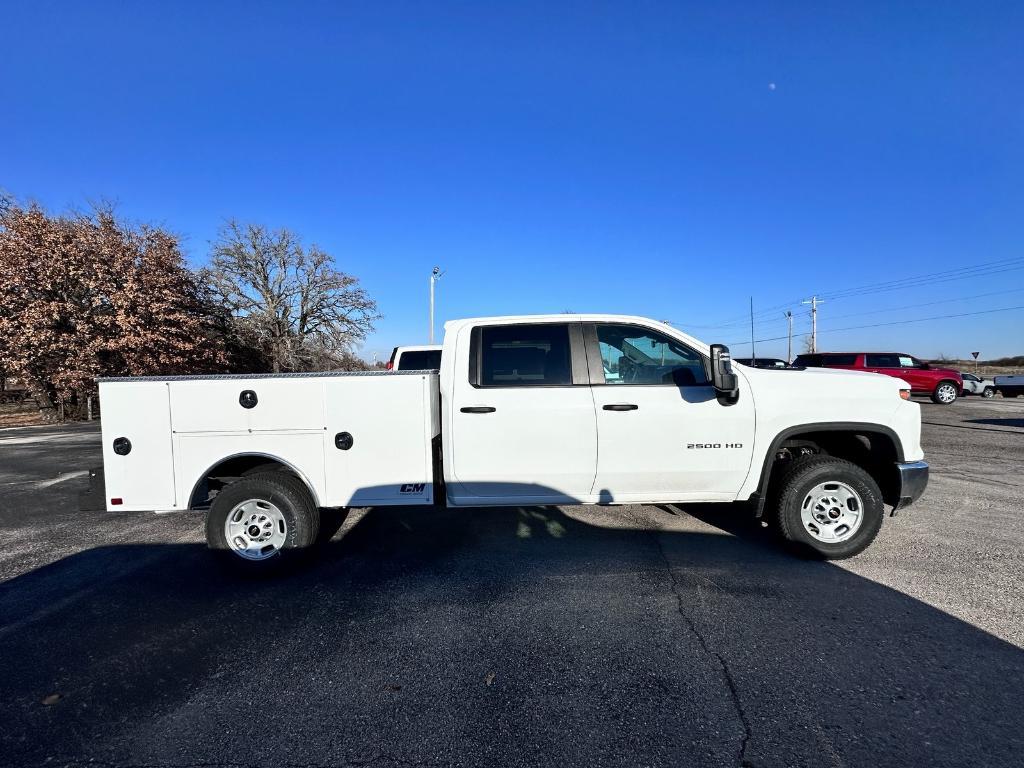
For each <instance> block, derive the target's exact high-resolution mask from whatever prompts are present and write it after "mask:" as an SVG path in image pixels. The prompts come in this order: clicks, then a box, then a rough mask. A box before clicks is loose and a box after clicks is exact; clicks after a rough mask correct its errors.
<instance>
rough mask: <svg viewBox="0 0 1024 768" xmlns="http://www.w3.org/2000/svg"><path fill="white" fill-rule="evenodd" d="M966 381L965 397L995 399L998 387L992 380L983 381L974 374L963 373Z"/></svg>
mask: <svg viewBox="0 0 1024 768" xmlns="http://www.w3.org/2000/svg"><path fill="white" fill-rule="evenodd" d="M960 375H961V376H962V377H963V379H964V394H965V395H981V396H982V397H995V396H996V385H995V382H994V381H992V379H983V378H981V377H980V376H976V375H974V374H973V373H961V374H960Z"/></svg>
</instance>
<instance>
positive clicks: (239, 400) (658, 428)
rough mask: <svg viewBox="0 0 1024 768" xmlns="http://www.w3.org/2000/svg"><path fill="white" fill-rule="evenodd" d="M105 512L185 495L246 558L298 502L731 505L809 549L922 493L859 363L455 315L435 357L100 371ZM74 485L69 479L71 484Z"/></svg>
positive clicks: (315, 516)
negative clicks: (380, 368)
mask: <svg viewBox="0 0 1024 768" xmlns="http://www.w3.org/2000/svg"><path fill="white" fill-rule="evenodd" d="M99 387H100V398H101V401H102V406H103V423H102V431H103V465H104V466H103V470H97V471H95V472H94V473H93V478H92V479H93V485H94V488H95V491H94V493H96V494H98V493H103V505H102V506H104V507H105V508H106V509H107V510H110V511H117V510H124V511H140V510H187V509H194V510H203V511H204V512H205V514H206V521H207V524H206V534H207V539H208V543H209V545H210V546H211V547H212V548H214V549H217V550H222V551H223V552H225V553H226V554H225V556H226V557H228V558H229V559H232V560H236V561H238V562H240V563H245V564H247V565H248V566H250V567H263V566H264V565H265V564H270V563H273V562H279V561H280V560H281V559H282V558H283V559H285V560H287V559H289V558H292V557H294V556H295V553H296V552H297V551H300V550H302V549H304V548H306V547H309V546H311V545H312V544H313V542H314V541H315V540H316V538H317V530H318V525H319V509H321V508H330V507H350V506H364V507H365V506H380V505H396V504H401V505H409V504H422V505H429V504H435V503H445V504H448V505H450V506H467V507H475V506H485V505H490V506H497V505H523V504H530V505H539V504H627V503H672V502H684V503H685V502H737V501H742V502H749V503H750V505H751V506H752V507H753V508H754V510H755V511H756V513H757V514H758V515H762V514H763V515H766V516H767V517H768V519H770V520H771V521H773V522H774V524H775V525H776V526H777V528H778V530H779V532H780V533H781V535H782V536H783V537H784V538H785V539H787V540H789V541H790V542H792V543H793V544H795V545H797V546H798V547H800V548H803V549H805V550H810V551H813V552H814V553H817V554H818V555H819V556H821V557H826V558H842V557H849V556H851V555H854V554H856V553H858V552H860V551H861V550H863V549H864V548H865V547H867V546H868V545H869V544H870V543H871V541H872V540H873V539H874V538H875V535H876V534H877V533H878V530H879V528H880V526H881V525H882V520H883V517H884V505H886V504H887V505H889V506H890V507H892V509H893V511H895V510H896V509H899V508H901V507H904V506H907V505H908V504H910V503H911V502H913V501H914V500H915V499H917V498H918V497H919V496H920V495H921V493H922V492H923V490H924V487H925V485H926V483H927V479H928V467H927V464H925V463H924V462H923V461H922V459H923V455H922V451H921V445H920V431H921V419H920V411H919V406H918V405H917V404H916V403H913V402H910V401H909V390H908V388H907V385H906V384H904V383H902V382H900V381H898V380H896V379H894V378H892V377H890V376H882V375H878V374H872V373H861V372H850V371H841V370H830V369H808V370H772V371H763V370H758V369H756V368H747V367H741V366H737V368H736V369H735V370H734V369H733V367H732V365H731V361H730V358H729V353H728V349H727V348H725V347H723V346H721V345H711V346H708V345H706V344H703V343H701V342H700V341H697V340H696V339H693V338H691V337H689V336H687V335H685V334H683V333H681V332H680V331H678V330H676V329H675V328H672V327H670V326H668V325H664V324H662V323H658V322H654V321H652V320H647V319H644V318H639V317H625V316H616V315H564V314H563V315H551V316H525V317H500V318H484V319H475V320H459V321H454V322H450V323H448V324H447V325H446V334H445V339H444V345H443V355H442V357H441V367H440V371H397V372H392V373H370V372H355V373H312V374H266V375H251V376H169V377H166V378H159V377H139V378H114V379H101V380H100V383H99ZM85 500H86V502H88V500H89V496H88V494H87V495H86V496H85Z"/></svg>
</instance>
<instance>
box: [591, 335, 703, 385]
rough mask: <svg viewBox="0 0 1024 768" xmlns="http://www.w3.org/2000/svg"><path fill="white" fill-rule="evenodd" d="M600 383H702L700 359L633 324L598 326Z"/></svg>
mask: <svg viewBox="0 0 1024 768" xmlns="http://www.w3.org/2000/svg"><path fill="white" fill-rule="evenodd" d="M597 342H598V347H599V348H600V350H601V364H602V367H603V368H604V383H605V384H613V385H631V384H632V385H645V384H646V385H658V384H668V385H671V386H677V387H685V386H691V387H693V386H706V385H707V384H708V375H707V370H706V369H705V367H704V358H703V357H702V356H701V355H700V354H699V353H697V352H694V351H693V350H692V349H689V348H687V347H685V346H683V345H682V344H680V343H679V342H678V341H676V340H674V339H671V338H669V337H668V336H663V335H662V334H660V333H658V332H657V331H652V330H647V329H645V328H640V327H637V326H635V325H598V326H597Z"/></svg>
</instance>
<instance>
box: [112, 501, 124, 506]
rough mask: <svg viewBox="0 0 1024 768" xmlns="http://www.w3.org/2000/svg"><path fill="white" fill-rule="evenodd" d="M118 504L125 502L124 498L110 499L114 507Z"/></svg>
mask: <svg viewBox="0 0 1024 768" xmlns="http://www.w3.org/2000/svg"><path fill="white" fill-rule="evenodd" d="M118 504H124V499H111V500H110V506H112V507H114V506H117V505H118Z"/></svg>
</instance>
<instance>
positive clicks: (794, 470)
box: [775, 456, 885, 560]
mask: <svg viewBox="0 0 1024 768" xmlns="http://www.w3.org/2000/svg"><path fill="white" fill-rule="evenodd" d="M884 513H885V507H884V505H883V503H882V492H881V490H879V488H878V483H876V482H875V480H874V479H873V478H872V477H871V475H869V474H868V473H867V472H865V471H864V470H863V469H861V468H860V467H858V466H857V465H856V464H854V463H853V462H850V461H847V460H846V459H837V458H832V457H830V456H820V457H815V458H811V459H807V460H804V461H800V462H798V463H796V464H794V465H793V466H792V467H791V468H790V469H789V471H788V472H787V474H786V475H785V477H784V478H783V480H782V484H781V487H780V490H779V494H778V496H777V498H776V509H775V520H776V524H777V527H778V531H779V533H780V534H781V535H782V537H783V539H785V540H786V541H787V542H789V543H790V544H791V545H793V546H794V547H796V548H797V549H799V550H801V551H803V552H804V553H805V554H811V555H814V556H817V557H822V558H825V559H827V560H840V559H843V558H846V557H853V556H854V555H856V554H859V553H860V552H863V551H864V550H865V549H866V548H867V547H868V545H869V544H871V542H872V541H874V540H875V536H877V535H878V531H879V529H880V528H881V527H882V518H883V517H884Z"/></svg>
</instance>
